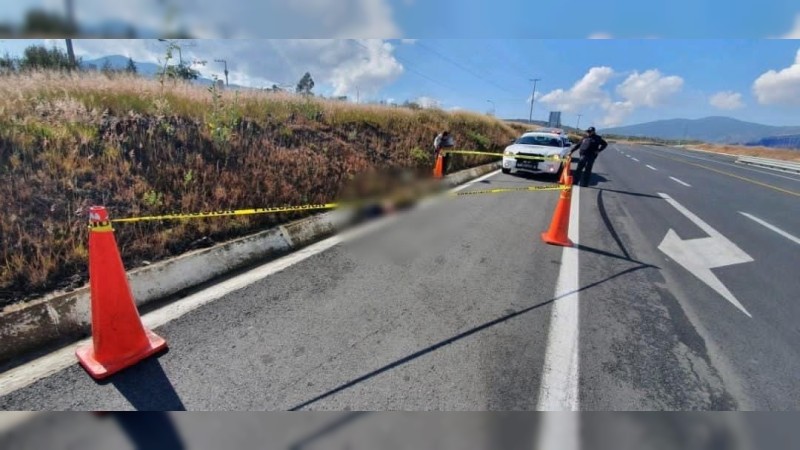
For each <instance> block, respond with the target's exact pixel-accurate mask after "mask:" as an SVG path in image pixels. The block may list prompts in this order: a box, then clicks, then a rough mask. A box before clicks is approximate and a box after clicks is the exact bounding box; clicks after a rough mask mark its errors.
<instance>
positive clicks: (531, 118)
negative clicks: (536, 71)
mask: <svg viewBox="0 0 800 450" xmlns="http://www.w3.org/2000/svg"><path fill="white" fill-rule="evenodd" d="M539 80H541V78H531V79H530V81H533V92H532V93H531V112H530V114H529V115H528V123H533V101H534V100H535V99H536V83H537V82H538V81H539Z"/></svg>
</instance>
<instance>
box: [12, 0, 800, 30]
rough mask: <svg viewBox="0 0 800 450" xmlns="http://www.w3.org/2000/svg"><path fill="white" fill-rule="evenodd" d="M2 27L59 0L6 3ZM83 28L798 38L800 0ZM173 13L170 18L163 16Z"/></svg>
mask: <svg viewBox="0 0 800 450" xmlns="http://www.w3.org/2000/svg"><path fill="white" fill-rule="evenodd" d="M5 3H7V4H5V5H4V6H3V8H2V9H1V10H0V21H3V22H7V21H12V22H19V21H21V20H22V17H23V16H24V14H25V12H26V11H28V10H30V9H31V8H34V7H39V8H46V9H47V10H50V11H53V12H58V13H63V12H64V8H65V6H64V5H65V1H64V0H17V1H13V2H5ZM74 11H75V17H76V19H77V21H78V24H79V25H85V26H90V25H98V24H102V23H110V22H116V23H128V24H132V25H134V27H135V28H136V29H138V30H139V31H140V32H141V33H146V34H140V37H154V36H153V34H159V33H160V32H161V31H164V30H165V29H174V28H177V27H182V28H183V29H185V30H187V31H189V32H190V33H192V34H193V35H194V36H195V37H197V38H221V37H242V38H280V39H283V38H331V37H337V38H399V37H413V38H510V39H521V38H551V39H552V38H559V39H560V38H585V37H587V36H589V35H592V34H597V33H607V34H610V35H612V36H613V37H616V38H648V37H659V38H724V39H731V38H746V39H758V38H769V37H776V36H786V35H789V33H790V32H791V31H792V30H796V31H797V33H798V36H800V22H798V20H799V19H798V16H800V3H799V2H798V1H797V0H760V1H759V2H757V3H754V2H752V1H747V0H727V1H724V2H723V1H720V0H670V1H659V0H651V1H647V0H604V1H597V0H571V1H569V2H553V1H549V2H548V1H532V0H491V1H475V0H471V1H464V0H292V1H288V2H287V1H286V0H260V1H258V2H253V1H250V0H226V1H219V0H159V1H156V0H144V1H127V2H122V1H108V0H75V1H74ZM169 11H173V12H174V13H172V14H168V12H169Z"/></svg>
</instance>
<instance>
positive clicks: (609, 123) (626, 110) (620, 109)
mask: <svg viewBox="0 0 800 450" xmlns="http://www.w3.org/2000/svg"><path fill="white" fill-rule="evenodd" d="M604 108H605V110H606V115H605V116H604V117H603V118H602V119H601V120H600V122H601V123H602V124H603V126H606V127H613V126H617V125H620V124H621V123H622V122H624V121H625V119H627V118H628V116H630V115H631V114H632V113H633V111H634V110H635V109H636V106H635V105H634V104H633V102H631V101H628V100H626V101H617V102H608V103H607V104H605V105H604Z"/></svg>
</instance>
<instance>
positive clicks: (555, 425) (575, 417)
mask: <svg viewBox="0 0 800 450" xmlns="http://www.w3.org/2000/svg"><path fill="white" fill-rule="evenodd" d="M580 417H581V415H580V414H575V413H571V412H546V413H544V414H542V415H541V418H542V419H541V428H540V430H541V431H540V432H539V436H538V439H537V446H536V450H551V449H559V450H578V449H579V448H580V438H581V436H580Z"/></svg>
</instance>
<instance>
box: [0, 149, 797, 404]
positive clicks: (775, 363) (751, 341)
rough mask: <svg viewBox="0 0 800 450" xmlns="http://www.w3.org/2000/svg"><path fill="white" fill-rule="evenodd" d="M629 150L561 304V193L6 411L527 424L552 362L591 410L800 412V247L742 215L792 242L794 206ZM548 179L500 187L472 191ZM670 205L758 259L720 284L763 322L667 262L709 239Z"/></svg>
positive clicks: (301, 288) (403, 237)
mask: <svg viewBox="0 0 800 450" xmlns="http://www.w3.org/2000/svg"><path fill="white" fill-rule="evenodd" d="M619 149H620V150H622V151H623V152H624V153H626V154H628V155H629V157H628V156H623V153H622V152H619V151H617V150H616V147H612V148H609V150H608V151H606V152H605V153H604V154H603V155H602V156H601V158H599V159H598V162H597V164H596V166H595V167H596V176H595V179H594V181H593V183H592V185H591V186H590V187H588V188H581V189H577V188H576V189H575V193H574V195H575V198H576V199H580V202H579V204H578V203H576V211H575V212H576V213H579V214H577V215H576V214H573V221H575V222H577V223H579V224H580V227H579V230H580V232H579V233H578V234H579V236H577V238H576V241H577V242H578V247H577V248H576V253H574V254H572V256H571V257H575V256H577V258H576V259H577V261H578V263H579V270H578V276H577V278H576V282H577V289H574V290H572V291H569V292H571V294H569V295H565V296H559V297H558V298H556V296H555V293H556V291H558V289H559V287H558V286H557V284H558V282H559V280H560V279H562V281H563V279H565V273H564V272H565V271H566V270H565V268H567V267H568V265H569V263H568V262H567V258H566V255H569V254H570V253H569V252H565V251H563V249H561V248H559V247H552V246H547V245H544V244H543V243H541V241H540V240H539V233H541V232H542V231H544V230H545V229H546V228H547V226H548V225H549V222H550V219H551V214H552V211H553V208H554V206H555V202H556V199H557V197H558V193H557V192H536V193H512V194H497V195H481V196H465V197H462V198H458V199H455V200H450V201H447V202H444V203H441V204H435V205H432V206H431V207H429V208H422V209H417V210H414V211H412V212H410V213H408V214H404V215H401V216H397V217H396V220H395V221H392V222H390V223H388V224H387V225H386V226H385V227H381V228H377V229H376V230H375V231H373V232H371V233H367V234H365V235H364V236H361V237H359V238H356V239H353V240H349V241H344V242H342V243H339V244H338V245H332V246H329V247H330V248H328V249H327V250H324V251H321V252H319V253H313V254H311V256H310V257H308V258H305V259H302V260H299V262H296V263H294V264H292V265H289V266H288V267H286V268H285V269H283V270H281V271H279V272H277V273H274V274H271V275H269V276H267V277H264V278H261V279H258V280H256V281H255V282H253V283H252V284H250V285H249V286H247V287H246V288H244V289H242V290H238V291H235V292H231V293H229V294H227V295H225V296H224V297H222V298H220V299H218V300H216V301H214V302H212V303H209V304H206V305H204V306H202V307H200V308H198V309H195V310H194V311H192V312H190V313H188V314H185V315H183V316H181V317H179V318H177V319H175V320H172V321H170V322H168V323H166V324H164V325H162V326H160V327H158V329H157V331H158V332H159V333H160V334H162V335H163V336H164V337H166V338H167V340H168V342H169V344H170V351H169V352H168V353H166V354H164V355H162V356H160V357H159V358H156V359H151V360H148V361H146V362H144V363H142V364H140V365H138V366H136V367H134V368H132V369H129V370H127V371H125V372H123V373H121V374H119V375H118V376H115V377H113V378H112V379H111V381H110V382H107V383H102V384H98V383H95V382H93V381H92V380H91V379H90V378H89V377H88V376H87V375H86V374H85V373H84V372H83V371H82V369H80V368H79V367H78V366H77V364H74V363H73V364H72V365H71V366H70V367H68V368H66V369H64V370H59V371H58V372H57V373H55V374H54V375H51V376H48V377H46V378H43V379H41V380H38V381H35V382H33V383H32V384H30V385H29V386H27V387H24V388H22V389H19V390H16V391H14V392H11V393H8V394H6V395H3V396H1V397H0V408H2V409H26V410H27V409H34V410H38V409H83V410H86V409H134V408H135V409H183V408H186V409H203V410H216V409H223V410H231V409H236V410H244V409H246V410H285V409H292V408H300V409H335V410H344V409H352V410H375V409H406V410H430V409H442V410H500V409H502V410H513V409H535V408H536V407H537V400H538V399H539V397H540V393H541V391H542V390H543V389H545V388H547V387H548V386H543V385H542V383H543V381H542V380H546V379H547V378H546V377H545V375H546V374H543V366H544V363H545V355H546V354H549V355H553V354H555V355H556V356H567V358H565V359H566V360H567V361H568V360H569V358H568V356H570V355H575V356H576V357H577V361H578V364H577V366H578V367H577V371H576V373H577V376H578V389H577V391H578V398H577V401H576V402H575V403H574V404H573V405H572V406H573V407H579V408H581V409H588V410H611V409H626V410H639V409H659V410H661V409H674V410H679V409H750V408H755V409H796V406H797V405H798V404H800V403H799V402H798V399H797V393H798V392H800V389H798V387H800V386H798V385H797V384H798V382H797V380H796V378H797V377H796V376H794V374H796V373H798V372H797V369H798V368H800V367H798V360H799V359H800V358H798V355H797V350H796V349H795V348H792V346H791V345H790V343H791V342H793V341H796V337H797V333H798V328H797V327H796V326H794V325H793V324H792V318H793V317H797V313H798V312H800V311H797V308H798V306H797V305H796V304H795V303H796V302H795V303H793V302H792V300H793V299H794V298H796V295H795V296H794V297H793V296H792V295H793V292H796V291H797V280H796V279H794V278H793V277H792V276H791V274H792V273H794V272H796V271H794V272H792V266H791V264H794V266H793V267H797V264H796V263H797V254H798V253H797V252H796V249H794V248H793V247H792V246H794V245H796V244H794V243H793V242H791V241H790V240H787V239H786V238H785V237H783V236H781V235H780V234H778V233H775V232H774V231H772V230H770V229H769V228H767V227H764V226H763V225H761V224H759V223H757V222H755V221H753V220H752V219H750V218H748V217H745V216H743V215H741V214H740V213H739V210H740V209H741V210H743V211H745V212H749V213H750V214H751V215H753V216H754V217H759V218H761V219H763V220H764V221H767V222H769V223H771V224H774V225H775V226H776V227H780V228H781V229H783V230H786V231H788V232H790V233H792V234H794V235H795V236H797V235H798V227H797V226H796V224H794V222H792V220H793V218H794V220H796V218H797V217H800V216H798V215H797V214H796V212H797V211H796V207H797V201H796V200H795V198H794V197H793V196H791V195H789V194H785V193H781V192H780V191H776V190H774V189H770V188H767V187H764V186H761V185H758V184H754V183H751V182H747V181H745V180H742V179H740V178H735V177H730V176H727V175H724V174H721V173H718V172H713V171H708V170H705V169H703V168H700V167H696V166H693V165H691V164H684V163H682V162H680V161H673V160H670V159H667V158H664V157H661V156H659V155H658V154H657V153H654V152H656V151H657V150H656V148H649V147H622V146H619ZM669 156H670V157H675V158H680V155H679V154H678V155H669ZM634 158H636V159H638V160H639V161H636V160H634ZM684 159H686V160H687V161H691V162H696V160H693V159H691V158H684ZM702 164H703V165H705V164H714V163H713V162H702ZM647 165H650V166H651V167H653V168H654V169H655V170H654V169H650V168H647ZM721 170H725V171H728V170H729V169H728V168H724V169H721ZM756 176H761V175H759V174H756V175H752V176H751V175H748V177H753V179H754V180H756V181H758V180H762V178H758V179H755V178H754V177H756ZM670 177H673V178H676V179H678V180H681V181H683V182H684V184H681V183H678V182H677V181H675V180H674V179H673V178H670ZM764 180H766V178H764ZM550 181H552V180H540V179H531V178H530V177H520V176H514V175H504V174H500V173H497V174H494V175H492V176H490V177H488V178H486V179H485V180H482V181H479V182H477V183H475V184H473V185H471V186H469V187H468V188H467V189H485V188H488V187H520V186H526V185H530V184H539V183H542V182H550ZM767 181H769V180H767ZM767 181H764V182H765V183H766V182H767ZM784 181H785V182H786V183H788V184H785V185H783V184H782V185H777V184H776V186H778V187H785V188H786V189H791V188H790V186H791V183H793V181H791V180H784ZM685 184H688V185H689V186H686V185H685ZM660 194H667V195H669V196H670V198H672V199H673V200H674V201H676V202H678V203H679V204H680V205H683V206H684V207H685V208H686V209H687V210H688V211H690V212H691V213H693V214H695V215H696V216H697V217H698V218H700V219H701V220H703V221H705V222H707V223H708V224H709V225H710V226H711V227H713V228H714V229H715V230H718V231H719V233H721V235H723V236H725V237H727V238H728V239H730V240H731V242H733V243H734V244H735V245H736V246H737V248H738V247H741V249H742V251H744V252H746V253H747V254H748V255H749V256H752V258H753V261H752V262H748V263H742V264H734V265H730V266H727V267H722V268H719V269H713V271H712V273H713V274H715V275H716V276H718V277H719V279H720V280H721V282H722V283H723V284H724V286H726V287H727V288H728V289H730V291H731V292H732V294H733V295H735V298H737V299H738V301H740V302H741V304H742V305H744V306H745V307H746V310H747V311H748V312H749V313H750V314H751V315H752V318H751V317H748V316H747V315H745V314H744V313H743V312H742V311H741V310H739V309H738V308H736V307H735V306H733V305H732V304H731V303H730V302H729V301H727V300H726V299H725V298H724V297H723V296H721V295H720V294H719V293H718V292H717V291H715V290H714V289H712V288H711V287H709V286H708V285H707V284H706V283H705V282H704V281H703V280H701V279H699V278H697V276H696V275H695V274H693V273H692V272H691V271H687V270H686V269H685V268H684V267H683V266H681V265H679V264H676V263H675V262H674V261H673V260H672V258H668V257H667V256H666V255H665V253H664V252H663V251H662V250H659V245H660V243H661V242H662V240H663V239H664V237H665V236H666V235H667V232H668V231H669V230H670V229H673V230H674V231H675V232H676V233H677V235H678V236H679V237H680V238H681V239H695V238H703V237H707V233H705V232H704V231H703V229H702V228H701V227H699V226H698V225H697V223H695V222H694V221H692V220H691V219H690V218H689V217H687V216H686V215H685V214H684V213H682V212H681V211H680V210H678V209H677V208H676V207H675V206H673V205H672V204H670V203H669V202H668V201H667V200H665V198H664V197H662V196H661V195H660ZM776 197H777V198H776ZM748 199H751V200H748ZM756 203H758V204H756ZM745 206H747V209H742V208H744V207H745ZM740 207H741V208H740ZM777 262H782V263H785V264H778V263H777ZM786 264H788V265H786ZM569 273H572V272H569ZM566 278H568V277H566ZM575 291H577V294H579V299H578V298H577V297H576V298H574V299H575V300H577V301H576V302H574V305H575V309H574V317H573V316H572V315H570V314H571V313H570V311H572V310H570V309H569V308H568V309H566V311H567V313H569V314H567V315H562V316H561V317H560V319H559V322H558V326H557V327H555V329H551V315H552V313H553V308H554V305H556V304H559V303H558V302H559V300H562V302H561V303H560V304H559V305H566V304H568V303H567V302H566V301H563V300H566V299H570V298H572V297H571V296H572V295H575V294H576V292H575ZM765 293H767V294H768V295H764V294H765ZM764 297H769V298H764ZM793 327H794V328H793ZM570 330H571V331H570ZM554 335H555V336H557V337H559V338H560V340H559V339H553V336H554ZM573 339H575V340H576V342H572V341H571V340H573ZM554 342H555V343H554ZM573 344H574V345H573ZM548 352H549V353H548ZM573 352H574V353H573ZM556 360H558V358H556ZM0 377H2V375H0ZM1 379H2V378H0V380H1ZM547 383H550V382H549V381H546V382H545V384H547ZM557 384H558V383H555V384H554V385H557ZM551 387H552V386H551ZM557 387H558V389H561V388H562V387H563V386H557Z"/></svg>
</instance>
